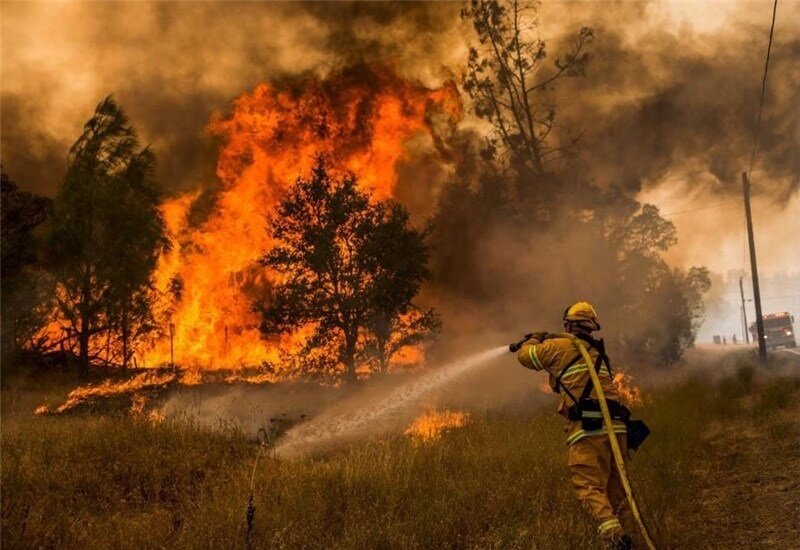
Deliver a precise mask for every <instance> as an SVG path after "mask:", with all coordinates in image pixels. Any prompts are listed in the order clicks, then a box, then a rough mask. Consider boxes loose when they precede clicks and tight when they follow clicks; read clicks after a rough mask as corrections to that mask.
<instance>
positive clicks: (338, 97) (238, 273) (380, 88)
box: [139, 67, 461, 369]
mask: <svg viewBox="0 0 800 550" xmlns="http://www.w3.org/2000/svg"><path fill="white" fill-rule="evenodd" d="M460 109H461V105H460V102H459V99H458V95H457V93H456V90H455V88H453V87H452V86H447V87H444V88H440V89H435V90H434V89H429V88H426V87H424V86H422V85H420V84H416V83H410V82H407V81H405V80H403V79H401V78H399V77H397V76H396V75H394V74H393V73H392V72H390V71H389V70H387V69H384V68H379V67H360V68H358V69H350V70H348V71H345V72H342V73H338V74H335V75H333V76H331V77H329V78H327V79H324V80H320V79H318V78H314V77H309V78H307V79H305V80H303V81H301V82H293V83H291V84H290V85H288V84H287V85H271V84H261V85H259V86H258V87H257V88H256V89H255V90H254V91H253V92H252V93H247V94H245V95H243V96H242V97H240V98H239V99H237V100H236V101H235V102H234V105H233V110H232V113H231V114H230V115H229V116H227V117H225V118H218V119H216V120H213V121H212V122H211V124H210V130H211V132H213V133H214V134H215V135H217V136H220V137H221V138H222V141H223V146H222V150H221V152H220V156H219V161H218V165H217V175H218V177H219V179H220V181H221V191H219V193H218V195H217V196H216V199H215V203H214V207H213V209H212V211H211V213H210V214H209V215H208V216H207V217H206V218H205V220H204V221H202V222H201V223H199V224H198V225H192V224H191V223H190V214H191V212H192V208H193V206H194V205H195V204H196V202H197V199H198V198H199V196H200V194H199V193H192V194H189V195H184V196H181V197H178V198H176V199H174V200H172V201H170V202H168V203H166V204H165V205H164V207H163V210H164V214H165V218H166V221H167V224H168V226H169V229H170V231H171V233H172V234H173V235H174V237H175V243H174V244H175V246H174V248H173V250H172V252H171V253H170V254H168V255H167V256H165V257H164V258H162V259H161V262H160V266H159V268H158V272H157V275H156V279H157V283H158V284H159V285H160V288H162V289H167V288H170V285H173V286H176V282H177V286H178V287H179V288H180V292H179V293H178V294H177V296H178V297H177V298H175V299H174V303H172V304H171V306H170V308H169V313H168V315H167V317H168V320H167V321H165V324H168V326H169V331H167V330H166V327H165V330H164V335H165V336H164V337H163V338H161V339H160V340H159V341H158V342H157V343H156V344H155V345H154V346H153V347H151V348H150V349H147V350H140V353H139V362H140V364H142V363H143V364H144V365H146V366H156V365H163V364H168V363H171V362H172V360H173V357H174V362H175V363H176V364H178V365H180V366H181V367H183V368H190V369H191V368H194V369H215V368H236V367H241V366H249V365H259V364H261V363H262V362H264V361H271V362H272V361H275V360H277V359H278V355H277V353H278V352H277V348H278V345H283V346H289V347H291V346H292V344H293V343H294V342H295V340H296V339H299V338H301V337H302V335H299V336H298V335H292V336H291V337H287V338H285V339H284V340H283V341H282V342H275V341H273V342H268V341H265V340H264V339H263V338H262V337H261V335H260V334H259V331H258V321H259V320H258V318H257V315H256V314H255V313H254V311H253V308H252V303H253V298H254V297H255V295H257V294H258V292H259V291H260V290H263V289H265V288H267V287H268V286H269V284H270V274H269V273H267V272H265V270H264V268H262V267H259V266H258V265H257V259H258V258H259V257H260V256H261V255H262V254H263V253H264V251H266V250H268V249H269V248H270V245H271V242H270V238H269V236H268V233H267V216H268V215H269V214H270V213H271V212H273V210H274V208H275V206H276V204H277V202H278V201H279V200H280V198H281V196H282V194H283V192H284V190H286V189H287V187H289V186H290V185H291V184H292V183H293V182H294V181H295V180H296V179H297V177H298V176H300V175H305V174H307V173H308V172H309V170H310V169H311V167H312V164H313V162H314V160H315V157H316V156H317V155H325V156H326V159H327V162H328V163H329V165H331V166H332V167H333V168H334V169H338V170H350V171H352V172H354V173H355V175H356V176H357V177H358V179H359V182H360V185H361V186H362V187H363V188H365V189H371V190H372V191H373V196H374V197H375V198H376V199H383V198H388V197H391V196H392V195H393V191H394V188H395V184H396V183H397V173H396V167H397V164H398V162H399V161H401V160H402V159H403V158H404V154H405V148H404V144H405V143H406V141H407V140H408V139H409V138H411V137H413V136H415V135H417V134H419V133H420V132H429V133H431V132H432V123H431V121H432V120H433V119H434V118H435V117H436V115H437V113H438V114H439V115H442V114H444V115H445V116H446V117H447V118H450V119H453V118H457V117H459V116H460V113H461V110H460ZM170 333H171V334H172V338H170ZM171 340H172V341H171Z"/></svg>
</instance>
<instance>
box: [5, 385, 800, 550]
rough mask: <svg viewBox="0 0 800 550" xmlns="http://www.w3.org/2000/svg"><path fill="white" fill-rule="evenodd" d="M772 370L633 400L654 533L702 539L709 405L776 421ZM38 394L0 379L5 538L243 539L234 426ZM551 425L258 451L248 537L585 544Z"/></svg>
mask: <svg viewBox="0 0 800 550" xmlns="http://www.w3.org/2000/svg"><path fill="white" fill-rule="evenodd" d="M781 380H783V379H781ZM781 380H778V379H774V380H771V381H768V382H760V381H759V379H758V377H753V376H749V375H748V374H746V373H745V374H740V375H738V377H737V376H734V377H733V378H730V379H727V380H725V381H723V382H722V383H720V384H714V385H713V386H712V385H711V383H709V382H704V381H701V380H699V379H694V380H690V381H688V382H684V383H682V384H681V385H680V386H678V387H673V388H670V389H665V390H664V391H662V392H661V393H659V394H658V395H656V396H654V397H653V398H652V399H651V400H650V402H649V403H648V404H647V405H646V406H645V407H644V408H643V409H642V410H641V411H640V412H641V415H642V416H643V417H644V418H646V419H647V421H648V424H650V426H651V428H652V429H653V432H654V435H653V436H652V437H651V439H650V440H649V441H648V442H647V444H646V445H645V447H644V448H643V449H642V451H641V452H640V453H639V454H638V455H637V457H636V459H635V460H634V462H633V464H632V467H631V470H632V475H633V476H634V478H635V483H636V487H637V489H638V491H639V495H640V498H641V501H642V505H643V507H644V508H645V510H646V513H647V516H648V519H649V522H650V524H651V525H652V528H653V535H654V536H655V538H656V540H658V541H659V542H660V546H661V547H663V548H668V547H669V548H687V547H707V546H708V545H707V544H704V543H703V540H704V537H706V536H707V533H704V532H703V529H704V520H703V518H698V517H696V516H697V514H696V513H695V512H696V509H697V498H698V494H699V488H701V487H703V486H704V484H706V483H707V481H708V480H707V479H704V477H707V476H709V475H713V472H711V471H710V470H709V469H702V468H701V469H698V468H697V467H696V466H697V464H698V463H703V462H706V463H708V462H709V461H713V456H712V452H713V450H712V449H710V448H709V446H708V445H706V444H705V435H704V434H705V432H706V431H707V428H708V426H709V415H710V416H711V417H714V418H717V419H720V421H724V414H725V407H724V406H722V404H721V402H720V400H721V399H739V400H748V399H749V400H750V401H758V402H760V403H763V405H764V406H765V407H767V408H769V410H770V411H772V414H771V416H770V417H769V418H765V419H764V420H763V422H766V423H768V424H769V425H770V426H772V425H773V424H775V426H778V425H780V428H784V427H785V425H786V424H785V423H786V417H785V416H781V415H780V414H779V413H780V411H782V410H783V409H784V408H785V407H787V406H788V404H789V403H791V402H792V401H793V400H795V401H796V398H797V390H798V385H797V383H796V382H795V381H791V382H786V381H785V380H783V381H781ZM786 388H788V389H786ZM42 395H43V393H42V392H41V391H40V390H22V389H17V390H4V392H3V426H2V444H3V445H2V500H3V502H2V542H3V547H4V548H30V547H41V548H56V547H57V548H116V549H121V548H134V547H135V548H239V547H245V546H246V545H247V543H246V541H245V511H246V506H247V500H248V495H249V491H250V487H249V484H250V474H251V471H252V468H253V461H254V458H255V455H256V452H257V450H256V447H255V445H253V444H252V443H250V442H249V441H248V440H247V438H246V437H245V436H244V435H243V434H241V433H237V432H236V431H233V430H230V429H221V430H210V429H207V428H202V427H200V426H196V425H192V424H191V423H188V422H178V421H167V422H164V423H161V424H157V425H152V424H150V423H148V422H147V421H145V420H136V419H132V418H129V417H126V416H110V417H98V416H96V415H95V416H72V417H34V416H33V415H31V413H30V411H32V410H33V408H34V406H35V405H36V404H38V403H39V402H41V399H42ZM731 396H735V397H731ZM771 419H772V420H771ZM780 423H783V424H780ZM560 424H561V423H560V422H559V421H558V420H557V419H554V418H552V414H551V413H550V412H549V410H548V411H543V410H541V409H534V408H531V409H530V410H524V409H523V410H516V411H504V412H503V413H497V414H496V415H491V416H483V417H481V416H479V415H472V421H471V422H470V423H469V425H468V426H466V427H465V428H463V429H460V430H456V431H453V432H449V433H447V434H445V435H444V436H443V437H442V438H441V439H440V440H439V441H438V442H436V443H434V444H431V445H415V444H413V443H412V442H411V441H409V440H408V439H406V438H404V437H402V436H398V437H396V438H390V439H385V440H381V441H374V442H368V443H362V444H358V445H355V446H353V447H350V448H348V449H342V450H341V451H339V452H336V453H334V454H328V455H326V456H321V457H316V458H313V459H304V460H297V461H291V462H287V461H279V460H276V459H273V458H271V457H269V456H262V457H261V459H260V461H259V464H258V468H257V470H256V475H255V487H256V492H255V501H254V502H255V506H256V512H255V528H254V532H253V538H252V541H251V545H252V547H256V548H263V547H285V548H376V547H378V548H441V547H456V548H487V547H495V548H586V547H592V546H593V545H594V544H595V543H594V540H595V539H594V532H593V526H592V524H591V523H590V522H589V521H588V519H587V518H586V517H585V515H584V514H583V512H582V510H581V509H580V508H579V506H578V504H577V502H576V500H575V497H574V496H573V494H572V491H571V488H570V486H569V483H568V479H567V473H566V467H565V450H564V446H563V442H564V436H563V434H562V433H561V431H560V427H561V426H560ZM767 428H768V429H769V426H767ZM773 429H775V430H777V429H778V428H775V427H774V428H773ZM706 523H707V522H706ZM705 528H706V529H707V525H706V526H705ZM705 540H707V538H706V539H705Z"/></svg>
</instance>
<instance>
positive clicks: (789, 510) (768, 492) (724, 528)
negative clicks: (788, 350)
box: [695, 365, 800, 548]
mask: <svg viewBox="0 0 800 550" xmlns="http://www.w3.org/2000/svg"><path fill="white" fill-rule="evenodd" d="M798 368H799V369H800V365H798ZM790 399H791V402H790V404H789V405H788V406H786V407H780V408H776V409H772V410H771V407H769V405H768V404H767V405H766V406H765V404H764V403H763V402H761V401H759V400H757V399H753V396H744V397H741V398H739V399H735V400H733V401H732V403H731V419H730V421H729V422H725V423H723V422H720V421H715V422H714V423H712V425H711V426H710V427H709V430H708V432H707V434H706V438H705V439H706V442H707V444H708V445H709V448H708V451H710V452H709V454H710V456H711V461H710V462H709V463H706V464H698V465H697V468H698V469H699V470H700V471H701V472H702V473H703V474H705V475H701V476H700V478H701V479H703V480H704V481H703V486H702V487H701V490H700V491H699V497H700V498H699V501H700V506H699V510H698V517H697V518H695V520H696V521H697V523H698V524H699V526H698V529H699V531H700V534H702V536H701V538H702V539H703V540H704V541H705V542H706V543H707V547H709V548H712V547H713V548H800V403H798V393H797V392H796V391H795V392H792V393H791V396H790Z"/></svg>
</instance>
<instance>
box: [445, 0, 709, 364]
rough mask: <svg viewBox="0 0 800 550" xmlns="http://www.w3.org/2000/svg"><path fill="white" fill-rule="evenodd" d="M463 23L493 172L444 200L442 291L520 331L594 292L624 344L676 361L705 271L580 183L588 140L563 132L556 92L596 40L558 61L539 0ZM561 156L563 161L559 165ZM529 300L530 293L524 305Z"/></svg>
mask: <svg viewBox="0 0 800 550" xmlns="http://www.w3.org/2000/svg"><path fill="white" fill-rule="evenodd" d="M462 17H463V18H464V19H466V20H468V21H470V22H471V23H472V26H473V28H474V30H475V33H476V44H475V47H473V48H471V49H470V51H469V57H468V59H467V71H466V74H465V77H464V79H463V86H464V89H465V91H466V92H467V93H468V95H469V96H470V99H471V108H472V110H473V112H474V113H475V114H476V115H477V116H479V117H481V118H483V119H484V120H486V121H487V122H489V123H490V127H491V130H490V132H489V134H488V137H487V139H486V141H487V146H486V147H485V149H484V150H483V151H482V154H481V158H482V159H483V160H485V161H486V162H485V163H484V165H483V167H482V169H481V170H471V172H469V173H467V174H465V175H466V177H459V178H457V179H455V181H453V182H452V183H451V184H450V185H449V186H448V187H446V188H445V189H444V190H443V192H442V194H441V196H442V201H441V202H440V205H439V210H438V212H437V214H436V216H435V218H434V228H435V229H434V233H433V235H432V239H431V241H432V244H433V247H434V253H435V256H434V262H432V263H433V266H434V269H435V270H436V282H437V283H438V284H439V285H441V289H442V291H443V292H454V291H455V292H458V291H461V293H462V294H461V297H463V296H464V294H465V293H464V290H468V292H469V294H468V295H469V299H470V300H474V301H479V302H482V303H481V305H482V306H483V307H484V308H486V309H487V310H488V311H491V310H492V309H494V310H496V311H497V312H498V315H499V316H503V317H507V318H508V319H509V322H510V323H515V322H519V321H515V320H518V319H525V318H530V317H531V316H532V315H533V316H538V315H541V312H544V311H558V309H559V303H561V307H562V308H563V304H564V303H568V302H570V301H573V300H574V299H575V298H576V297H577V296H584V297H586V298H589V297H591V299H592V300H593V301H594V302H595V303H596V305H598V306H599V308H600V309H601V310H602V311H603V317H604V318H605V319H606V322H605V323H604V325H605V327H606V334H608V335H609V336H611V337H612V338H611V339H612V340H616V341H617V342H620V343H621V344H623V346H624V347H625V348H627V349H628V350H630V351H631V352H632V353H636V354H639V353H640V352H642V351H648V352H651V353H652V354H653V356H654V357H655V359H656V360H657V361H659V362H662V363H671V362H674V361H675V360H676V359H677V358H678V357H680V353H681V352H682V350H683V349H684V348H685V346H686V345H688V344H691V342H692V340H693V334H694V331H696V328H697V320H698V319H699V318H700V316H701V315H702V308H698V307H695V305H694V304H696V303H697V301H698V300H699V299H700V298H699V297H700V296H702V294H703V292H705V290H706V289H707V286H705V285H704V284H703V280H702V277H701V274H702V272H701V271H691V272H689V273H686V274H685V273H683V272H680V271H675V270H671V269H669V268H668V266H667V265H666V263H665V262H664V260H663V259H662V257H661V253H662V252H663V251H665V250H667V249H668V248H669V247H670V246H672V245H673V244H674V243H675V241H676V235H675V228H674V226H673V225H672V223H671V222H669V221H668V220H665V219H664V218H662V217H661V216H660V214H659V212H658V210H657V209H656V208H655V207H653V206H652V205H642V204H640V203H639V202H637V201H636V200H633V199H632V198H630V197H628V196H626V194H625V193H624V192H622V191H620V190H619V189H618V188H617V187H616V186H615V185H614V183H613V182H606V184H605V185H603V186H602V187H601V186H598V185H595V184H594V183H592V182H589V181H586V180H585V179H584V178H582V176H581V174H580V173H579V171H580V165H581V163H580V162H572V161H576V160H577V157H578V153H579V150H578V148H577V147H574V146H573V145H575V144H576V142H575V141H574V140H571V139H569V138H568V137H566V133H565V132H564V131H563V129H559V128H557V125H556V123H555V122H556V118H557V111H558V105H557V102H556V98H557V96H556V94H555V93H554V92H553V89H554V86H555V85H556V84H558V83H559V82H563V80H564V79H567V78H573V77H578V76H581V75H584V72H585V69H586V67H587V63H588V62H589V54H588V52H587V49H588V47H589V46H590V44H591V42H592V41H593V38H594V34H593V31H592V30H591V29H590V28H588V27H584V28H581V29H580V30H578V32H577V33H576V34H575V35H574V36H573V37H571V39H570V41H569V43H568V45H567V47H566V50H565V51H564V52H563V53H560V54H558V55H556V56H555V59H554V60H553V61H552V62H551V63H549V62H548V47H547V45H546V43H545V41H544V40H543V39H542V38H540V36H539V34H538V27H539V21H538V14H537V3H536V2H530V3H525V2H521V1H519V0H472V1H471V2H470V4H469V6H468V7H466V8H465V9H464V10H463V11H462ZM559 151H560V152H561V154H560V155H559V156H560V158H561V159H563V160H564V161H565V162H551V161H552V160H553V159H554V157H555V155H556V154H557V153H558V152H559ZM462 163H464V164H468V163H469V161H467V162H463V161H462ZM457 171H459V172H463V170H461V168H460V167H457ZM476 174H477V177H476ZM464 235H466V236H467V238H463V236H464ZM454 259H457V263H456V261H454ZM456 265H457V266H458V268H457V269H453V266H456ZM487 282H489V284H487ZM545 289H546V291H545ZM523 293H524V294H526V295H528V296H530V298H529V299H528V300H524V301H520V300H518V299H517V296H519V295H520V294H523ZM462 299H463V298H462ZM540 322H541V321H540Z"/></svg>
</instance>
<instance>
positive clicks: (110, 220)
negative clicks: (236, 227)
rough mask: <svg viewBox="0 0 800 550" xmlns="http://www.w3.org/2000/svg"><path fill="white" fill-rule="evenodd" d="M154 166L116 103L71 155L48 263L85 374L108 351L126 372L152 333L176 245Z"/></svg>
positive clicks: (98, 113)
mask: <svg viewBox="0 0 800 550" xmlns="http://www.w3.org/2000/svg"><path fill="white" fill-rule="evenodd" d="M154 165H155V157H154V155H153V154H152V152H151V151H150V150H149V149H148V148H144V149H140V146H139V140H138V138H137V136H136V132H135V131H134V129H133V128H132V127H131V126H130V125H129V124H128V118H127V117H126V116H125V114H124V113H123V112H122V110H121V109H120V108H119V107H118V106H117V104H116V103H115V102H114V100H113V99H111V98H110V97H109V98H106V99H105V100H104V101H102V102H101V103H100V104H99V105H98V107H97V109H96V110H95V113H94V116H93V117H92V118H91V119H90V120H89V121H88V122H87V123H86V125H85V127H84V131H83V134H82V135H81V137H80V138H79V139H78V141H77V142H76V143H75V144H74V145H73V146H72V148H71V149H70V152H69V157H68V161H67V172H66V175H65V177H64V181H63V183H62V185H61V188H60V189H59V192H58V196H57V197H56V201H55V209H54V214H53V221H52V222H53V223H52V232H51V234H50V237H49V242H48V258H49V264H50V266H51V269H52V272H53V274H54V276H55V279H56V282H57V291H56V307H57V313H58V317H59V319H60V320H61V322H62V329H63V331H64V339H63V341H64V343H65V345H66V347H68V348H69V349H71V350H77V353H78V357H79V367H80V370H81V372H85V371H86V370H87V369H88V367H89V363H90V361H91V360H92V359H94V358H95V357H97V356H99V355H100V353H102V352H105V360H106V361H110V360H111V358H112V357H114V356H116V357H119V358H120V359H121V362H122V364H123V365H127V362H128V360H129V358H130V345H131V343H132V342H133V340H134V339H135V338H137V337H139V336H141V335H142V334H143V333H146V332H148V331H149V330H150V329H151V328H152V325H150V324H148V323H147V322H146V321H147V320H148V318H149V313H150V302H149V299H148V292H149V291H150V290H151V289H152V280H151V277H152V272H153V270H154V269H155V265H156V261H157V258H158V256H159V255H160V254H161V253H162V252H163V251H165V250H166V249H167V248H168V246H169V240H168V238H167V235H166V228H165V224H164V220H163V217H162V214H161V211H160V210H159V207H158V205H159V203H160V199H161V189H160V187H159V185H158V184H157V182H156V181H155V180H154V178H153V173H154ZM134 325H135V326H136V328H134ZM112 350H113V351H112Z"/></svg>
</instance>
